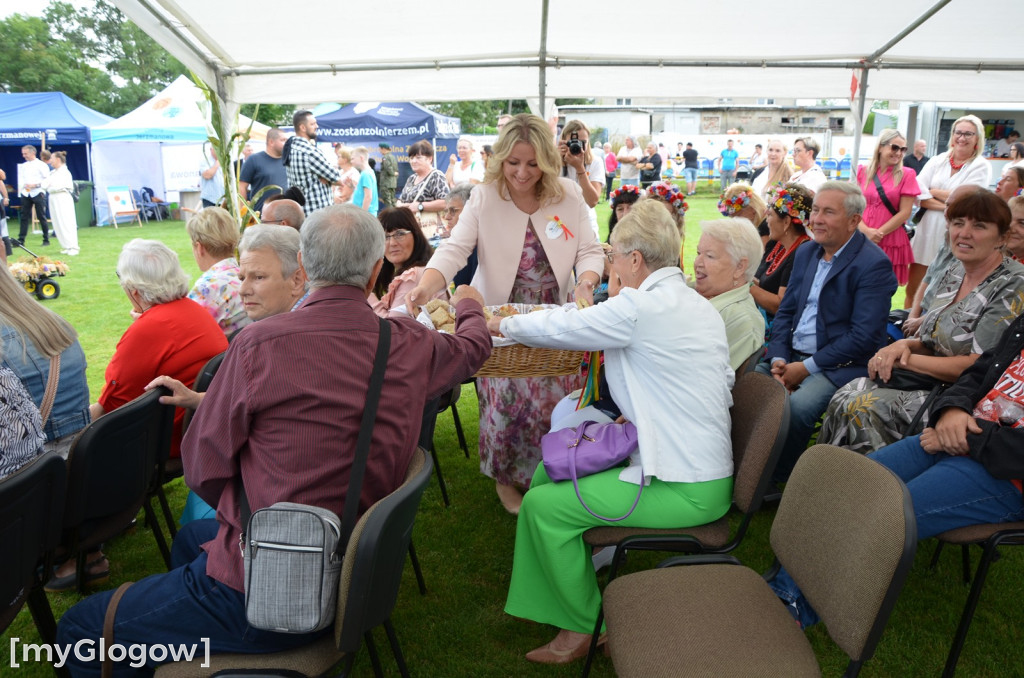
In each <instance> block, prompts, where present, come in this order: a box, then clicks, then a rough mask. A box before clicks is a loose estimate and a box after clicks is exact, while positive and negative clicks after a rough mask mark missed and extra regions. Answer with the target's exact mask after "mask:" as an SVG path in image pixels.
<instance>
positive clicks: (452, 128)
mask: <svg viewBox="0 0 1024 678" xmlns="http://www.w3.org/2000/svg"><path fill="white" fill-rule="evenodd" d="M316 122H317V125H318V127H319V130H318V131H317V141H327V142H337V143H343V144H345V145H346V146H366V147H368V148H369V149H370V151H371V152H372V154H373V155H375V156H377V157H378V158H379V157H380V154H379V152H378V150H377V144H378V143H380V142H381V141H386V142H388V143H389V144H391V150H392V152H393V153H394V154H395V159H396V160H398V166H399V184H398V189H399V190H401V189H402V185H403V184H404V182H405V178H406V177H407V176H408V175H409V172H410V169H409V156H408V155H407V153H406V152H407V151H408V149H409V145H410V144H412V143H414V142H416V141H421V140H424V139H425V140H427V141H429V142H430V143H431V144H433V146H434V163H435V165H436V166H437V168H438V169H440V170H441V171H442V172H443V171H445V170H447V169H448V157H449V156H450V155H451V154H453V153H455V141H456V140H457V139H458V138H459V134H460V132H461V130H462V121H461V120H459V119H458V118H450V117H448V116H446V115H441V114H440V113H435V112H434V111H431V110H429V109H427V108H424V107H423V106H420V105H419V104H417V103H414V102H411V101H406V102H397V103H394V102H388V103H380V102H361V103H354V104H348V105H347V106H343V107H342V108H340V109H338V110H337V111H334V112H333V113H328V114H327V115H320V116H317V118H316Z"/></svg>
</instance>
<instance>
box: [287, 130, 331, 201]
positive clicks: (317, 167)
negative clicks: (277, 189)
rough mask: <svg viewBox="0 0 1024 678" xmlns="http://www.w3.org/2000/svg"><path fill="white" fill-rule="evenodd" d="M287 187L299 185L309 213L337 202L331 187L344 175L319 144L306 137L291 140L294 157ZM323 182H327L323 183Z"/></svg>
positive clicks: (289, 162)
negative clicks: (329, 160) (323, 152)
mask: <svg viewBox="0 0 1024 678" xmlns="http://www.w3.org/2000/svg"><path fill="white" fill-rule="evenodd" d="M287 169H288V185H289V186H296V187H298V188H299V189H301V190H302V194H303V195H304V196H306V206H305V210H306V214H312V213H313V212H315V211H316V210H318V209H322V208H324V207H328V206H330V205H332V204H333V203H334V198H333V197H332V195H331V184H332V183H334V182H335V181H337V180H338V179H339V178H340V177H341V172H340V171H339V170H338V168H337V167H336V166H335V165H332V164H330V163H329V162H328V161H327V158H325V157H324V156H323V154H322V153H321V152H320V150H319V149H318V148H317V147H316V145H315V144H314V143H313V142H311V141H310V140H309V139H305V138H303V137H298V136H296V137H292V143H291V156H290V159H289V161H288V168H287ZM321 179H325V180H327V182H328V183H326V184H325V183H324V182H323V181H321Z"/></svg>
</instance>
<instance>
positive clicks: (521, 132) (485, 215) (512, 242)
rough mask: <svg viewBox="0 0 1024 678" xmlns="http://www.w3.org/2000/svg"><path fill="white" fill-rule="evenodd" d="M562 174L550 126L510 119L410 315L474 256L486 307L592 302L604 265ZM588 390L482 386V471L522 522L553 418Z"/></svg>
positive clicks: (496, 382)
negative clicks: (572, 395) (565, 400)
mask: <svg viewBox="0 0 1024 678" xmlns="http://www.w3.org/2000/svg"><path fill="white" fill-rule="evenodd" d="M561 171H562V159H561V158H560V157H559V154H558V148H557V147H556V146H555V144H554V141H553V139H552V137H551V129H550V128H549V127H548V125H547V123H546V122H544V121H543V120H542V119H541V118H538V117H537V116H534V115H528V114H520V115H517V116H515V117H513V118H512V120H511V121H510V122H509V123H508V124H507V125H505V127H504V128H502V130H501V135H500V136H499V137H498V141H497V142H495V144H494V157H493V158H492V159H491V163H490V164H489V165H488V166H487V172H486V174H485V175H484V183H482V184H480V185H479V186H477V187H476V188H475V189H473V193H472V195H470V197H469V202H468V203H467V204H466V207H465V210H463V212H462V216H461V217H460V218H459V223H458V224H456V226H455V228H454V229H453V230H452V234H451V237H450V238H449V239H448V243H447V244H446V245H445V246H444V247H441V248H440V249H438V250H437V252H435V253H434V256H433V257H431V259H430V261H429V262H428V263H427V267H426V270H425V271H424V272H423V276H422V278H420V282H419V284H418V285H417V286H416V287H415V288H414V289H413V290H412V291H411V292H409V295H408V296H407V298H406V305H407V306H408V307H410V308H412V307H414V306H422V305H423V304H425V303H426V302H427V301H428V300H430V298H431V297H433V296H434V295H435V294H436V293H437V292H439V291H441V290H442V289H444V288H445V287H446V286H447V283H448V281H449V280H451V279H452V277H453V276H454V275H455V274H456V273H458V272H459V270H461V269H462V267H463V266H465V265H466V260H467V258H468V257H469V254H470V253H471V252H472V251H473V248H474V247H475V248H476V249H477V255H478V257H479V259H480V265H479V267H478V268H477V271H476V274H475V275H474V276H473V286H474V287H476V288H477V289H478V290H480V294H481V295H483V297H484V301H485V303H487V304H488V305H495V306H497V305H501V304H507V303H510V302H511V303H517V302H518V303H526V304H564V303H565V301H566V299H567V298H568V296H569V293H570V292H573V291H575V294H576V298H577V299H579V298H583V299H585V300H586V301H588V302H593V300H594V298H593V291H594V288H595V287H596V286H597V285H598V284H599V283H600V282H601V273H602V272H603V271H604V263H605V256H604V252H603V250H602V249H601V245H600V243H599V242H598V241H597V237H596V236H595V235H594V231H593V229H591V228H590V216H589V214H588V213H587V204H586V203H585V202H584V201H583V193H582V190H581V189H580V186H579V184H578V183H576V182H572V181H570V180H569V179H564V178H561V177H560V176H559V175H560V174H561ZM516 254H518V255H519V256H515V255H516ZM574 272H575V284H574V282H573V280H574V279H573V273H574ZM581 381H582V380H581V379H580V376H579V375H578V374H576V375H571V376H567V377H542V378H528V379H527V378H523V379H511V378H483V379H477V394H478V397H479V399H480V470H481V471H482V472H483V473H484V475H487V476H489V477H491V478H494V480H495V484H496V490H497V492H498V497H499V499H501V502H502V505H504V507H505V509H506V510H507V511H508V512H509V513H512V514H518V513H519V506H520V504H522V501H523V496H522V491H524V490H525V488H527V487H528V486H529V484H530V479H531V478H532V477H533V472H534V470H536V468H537V464H538V463H539V462H540V460H541V452H540V438H541V436H542V435H543V434H544V433H546V432H547V431H548V428H549V422H550V418H551V410H552V409H553V408H554V407H555V404H557V403H558V401H559V400H561V398H562V396H564V395H565V394H566V393H569V392H571V391H573V390H574V389H576V388H578V387H579V386H580V385H581Z"/></svg>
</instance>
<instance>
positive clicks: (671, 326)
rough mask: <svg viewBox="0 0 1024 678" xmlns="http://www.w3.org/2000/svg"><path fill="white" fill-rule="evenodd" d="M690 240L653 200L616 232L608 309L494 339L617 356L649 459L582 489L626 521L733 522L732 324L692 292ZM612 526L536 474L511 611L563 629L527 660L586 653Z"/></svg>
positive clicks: (523, 520) (513, 327) (611, 360)
mask: <svg viewBox="0 0 1024 678" xmlns="http://www.w3.org/2000/svg"><path fill="white" fill-rule="evenodd" d="M679 241H680V238H679V231H678V230H676V227H675V224H674V223H673V221H672V219H671V218H670V217H669V215H668V212H667V211H666V210H665V209H664V208H663V207H662V206H661V205H660V204H658V203H656V202H653V201H650V202H648V201H641V202H639V203H637V204H636V206H635V207H634V208H633V211H632V212H630V214H629V215H628V216H627V217H626V218H625V219H623V220H622V221H621V222H620V223H619V224H618V225H617V226H616V228H615V232H614V233H613V234H612V250H611V252H609V253H608V258H609V260H610V261H611V268H612V275H611V279H612V282H611V284H610V288H611V289H612V291H613V292H617V294H615V295H614V296H612V297H611V298H610V299H608V301H606V302H604V303H602V304H598V305H597V306H593V307H589V308H586V309H583V310H576V309H572V310H563V309H554V310H551V311H544V312H535V313H529V314H524V315H518V316H513V317H510V318H497V317H496V318H494V319H492V321H491V322H490V325H489V326H490V328H491V330H492V332H500V333H501V334H503V335H505V336H507V337H510V338H512V339H515V340H517V341H519V342H521V343H523V344H526V345H528V346H535V347H548V348H564V349H583V350H600V349H603V350H604V351H605V369H606V371H607V372H606V374H607V377H608V385H609V388H610V390H611V395H612V397H613V398H614V400H615V402H616V403H617V404H618V405H619V407H620V408H621V409H622V413H623V416H624V417H625V418H626V419H628V420H629V421H632V422H633V423H634V424H636V427H637V432H638V438H639V449H638V450H637V452H635V453H634V454H633V456H632V457H631V458H630V460H629V466H628V467H627V468H625V469H619V468H613V469H609V470H607V471H603V472H600V473H596V474H594V475H591V476H587V477H585V478H581V479H580V480H579V488H580V492H581V494H582V496H583V498H584V499H585V500H586V501H587V503H588V505H589V506H590V508H591V509H592V510H593V511H594V512H595V513H598V514H601V515H605V516H621V515H623V514H624V513H626V512H627V511H628V510H629V508H630V506H632V505H633V502H634V500H635V499H636V495H637V490H638V489H639V484H640V483H641V482H645V483H646V486H645V488H644V490H643V494H642V495H641V497H640V500H639V502H638V504H637V506H636V508H635V510H633V512H632V513H631V514H630V515H629V517H628V518H626V519H625V520H622V521H621V522H618V523H615V524H618V525H628V526H635V527H653V528H668V527H687V526H691V525H700V524H704V523H708V522H711V521H714V520H716V519H718V518H720V517H721V516H723V515H725V513H726V511H727V510H728V508H729V502H730V500H731V495H732V472H733V468H732V448H731V442H730V431H729V407H730V406H731V404H732V397H731V394H730V389H731V388H732V385H733V379H734V373H733V370H732V368H731V367H730V365H729V345H728V342H727V341H726V336H725V325H724V323H723V321H722V317H721V316H720V315H719V314H718V312H717V311H716V310H715V308H714V307H713V306H712V305H711V302H709V301H708V300H707V299H704V298H703V297H701V296H700V295H699V294H697V292H695V291H694V290H692V289H690V288H689V287H687V285H686V282H685V281H684V279H683V274H682V271H681V270H680V269H679V268H678V266H676V261H677V260H678V258H679ZM607 524H610V523H608V522H606V521H603V520H600V519H598V518H595V517H594V516H592V515H591V514H590V513H588V512H587V511H586V510H585V509H584V508H583V506H582V505H581V504H580V502H579V500H578V499H577V497H576V492H575V490H574V488H573V485H572V483H571V482H562V483H553V482H552V481H551V480H550V479H549V478H548V476H547V474H546V473H545V471H544V466H543V464H542V465H541V466H539V467H538V468H537V472H536V474H535V475H534V477H533V483H532V484H531V486H530V490H529V491H528V492H527V493H526V496H525V497H524V499H523V505H522V508H521V510H520V514H519V522H518V526H517V531H516V549H515V560H514V565H513V568H512V581H511V584H510V587H509V594H508V601H507V602H506V604H505V611H506V612H507V613H508V614H510V615H513V616H515V617H521V618H525V619H531V620H534V621H537V622H541V623H546V624H551V625H553V626H557V627H558V628H559V629H560V631H559V633H558V635H557V636H556V637H555V638H554V640H552V641H551V642H550V643H548V644H547V645H544V646H543V647H540V648H537V649H536V650H533V651H532V652H529V653H528V654H527V655H526V658H527V659H529V660H531V661H536V662H542V663H556V664H557V663H566V662H569V661H572V660H574V659H577V658H579V657H582V656H583V655H584V654H586V648H587V643H588V639H589V635H588V634H589V632H590V630H591V629H592V628H593V624H594V620H595V619H596V618H597V612H598V609H599V607H600V604H601V596H600V593H599V591H598V588H597V580H596V576H595V573H594V569H593V565H592V563H591V558H590V554H589V552H588V550H587V546H586V545H585V544H584V542H583V533H584V532H585V531H586V530H587V529H589V528H591V527H594V526H598V525H607Z"/></svg>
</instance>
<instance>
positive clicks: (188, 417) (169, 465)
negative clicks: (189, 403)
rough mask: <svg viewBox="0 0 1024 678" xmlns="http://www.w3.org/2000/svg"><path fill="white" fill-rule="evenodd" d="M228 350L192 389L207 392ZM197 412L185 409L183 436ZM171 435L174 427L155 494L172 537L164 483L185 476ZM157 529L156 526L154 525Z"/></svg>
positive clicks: (173, 528) (212, 362)
mask: <svg viewBox="0 0 1024 678" xmlns="http://www.w3.org/2000/svg"><path fill="white" fill-rule="evenodd" d="M226 353H227V351H224V352H221V353H218V354H217V355H215V356H213V357H212V358H210V359H209V360H207V361H206V364H205V365H203V367H202V368H201V369H200V370H199V374H197V375H196V380H195V383H194V384H193V385H192V390H193V391H196V392H197V393H206V391H207V389H209V388H210V382H212V381H213V377H214V375H216V374H217V370H218V369H220V364H221V363H222V362H224V355H225V354H226ZM193 414H195V413H194V412H193V411H192V410H188V409H186V410H185V417H184V418H183V419H182V421H181V436H182V438H184V437H185V432H186V431H188V426H189V424H190V423H191V422H192V416H193ZM171 435H173V428H172V429H171V430H170V431H168V433H167V443H168V445H167V452H168V454H167V455H165V456H164V458H163V459H162V461H161V467H160V476H159V478H160V481H159V482H158V483H157V484H156V486H155V487H154V488H153V496H154V497H156V498H157V500H158V501H159V502H160V510H161V511H162V513H163V514H164V522H165V523H167V531H168V532H170V533H171V539H174V538H175V537H176V536H178V525H177V521H176V520H175V519H174V514H172V513H171V507H170V504H168V502H167V494H166V493H165V492H164V485H166V484H167V483H169V482H171V481H172V480H174V479H175V478H180V477H181V476H183V475H184V474H185V473H184V470H183V468H182V465H181V458H180V457H179V458H177V459H171V458H170V456H169V455H170V441H171V438H170V437H171ZM153 529H156V526H153Z"/></svg>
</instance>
